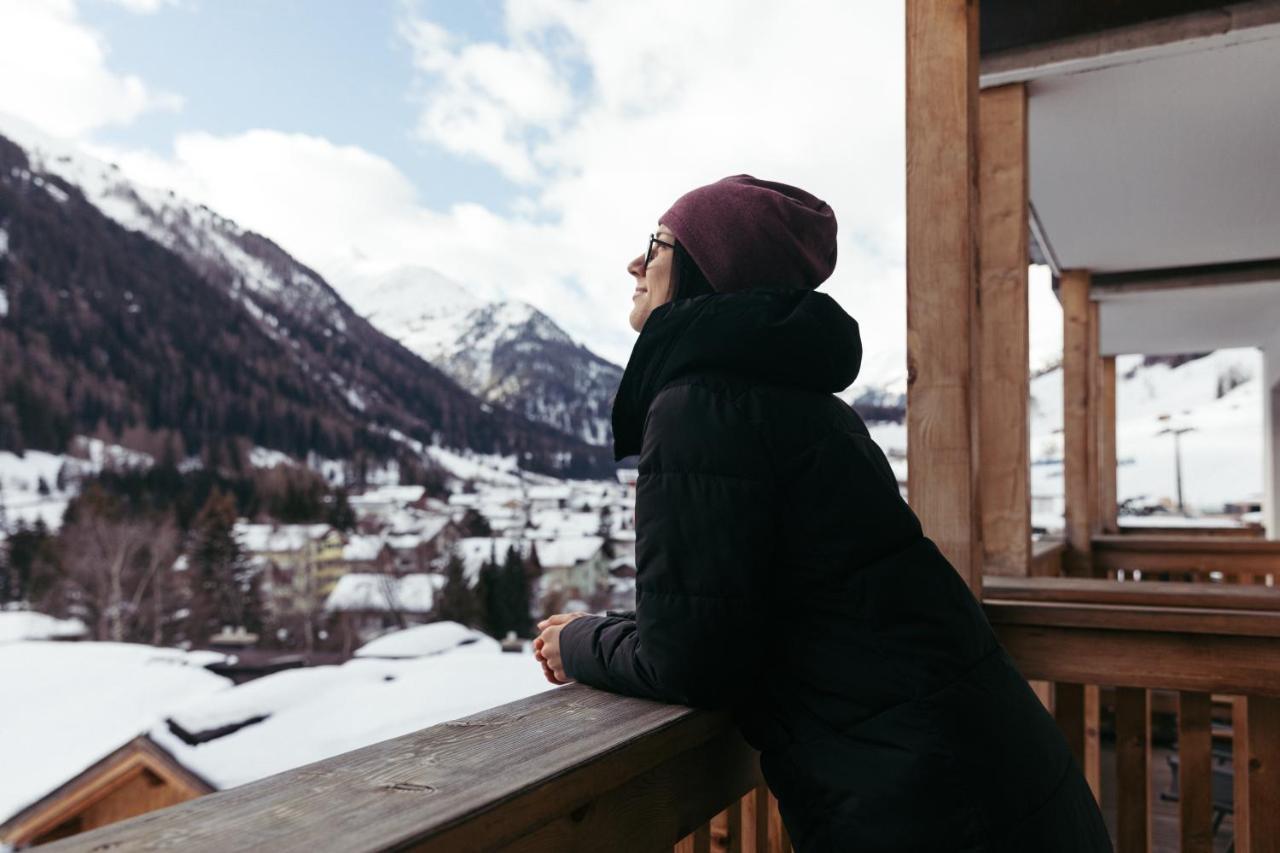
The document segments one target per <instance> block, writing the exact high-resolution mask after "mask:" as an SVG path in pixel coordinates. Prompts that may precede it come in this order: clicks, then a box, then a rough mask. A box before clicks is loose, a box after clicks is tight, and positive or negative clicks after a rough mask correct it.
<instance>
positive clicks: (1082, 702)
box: [1053, 682, 1102, 803]
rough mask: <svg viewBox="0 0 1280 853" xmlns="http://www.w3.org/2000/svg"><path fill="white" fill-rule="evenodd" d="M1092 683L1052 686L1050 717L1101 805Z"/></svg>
mask: <svg viewBox="0 0 1280 853" xmlns="http://www.w3.org/2000/svg"><path fill="white" fill-rule="evenodd" d="M1098 700H1099V696H1098V686H1097V685H1096V684H1068V683H1066V682H1058V683H1056V684H1054V685H1053V717H1054V719H1055V720H1056V721H1057V723H1058V728H1060V729H1062V733H1063V735H1065V736H1066V739H1067V743H1068V744H1069V745H1070V746H1071V754H1072V755H1074V756H1075V758H1076V763H1077V764H1079V765H1080V771H1081V772H1082V773H1083V774H1084V778H1085V781H1086V782H1088V783H1089V789H1090V790H1091V791H1093V798H1094V799H1095V800H1097V801H1098V802H1099V803H1101V802H1102V749H1101V738H1100V737H1099V729H1098V723H1099V712H1100V708H1099V701H1098Z"/></svg>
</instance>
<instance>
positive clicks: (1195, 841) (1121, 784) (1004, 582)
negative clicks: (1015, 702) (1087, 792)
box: [984, 577, 1280, 853]
mask: <svg viewBox="0 0 1280 853" xmlns="http://www.w3.org/2000/svg"><path fill="white" fill-rule="evenodd" d="M984 590H985V595H986V600H985V601H984V605H985V607H986V610H987V614H988V617H989V618H990V619H991V622H992V624H993V625H994V626H995V628H996V630H997V632H998V634H999V636H1000V640H1001V642H1002V643H1003V644H1004V645H1005V647H1006V648H1007V649H1008V650H1009V652H1010V653H1011V654H1012V655H1013V657H1014V659H1015V660H1016V661H1017V663H1018V666H1019V668H1020V669H1021V670H1022V673H1023V675H1024V676H1026V677H1027V678H1029V679H1042V680H1045V681H1050V682H1053V683H1054V690H1053V710H1054V713H1055V716H1056V717H1057V719H1058V722H1059V725H1060V726H1062V728H1063V730H1064V731H1065V733H1066V734H1067V739H1068V741H1069V742H1070V743H1071V744H1072V748H1073V749H1074V750H1075V752H1076V756H1077V759H1078V760H1079V761H1080V763H1081V765H1082V767H1083V768H1084V770H1085V774H1086V776H1087V777H1089V781H1090V784H1091V785H1092V786H1093V787H1094V791H1095V793H1096V794H1101V793H1102V791H1101V790H1100V785H1101V774H1100V773H1099V755H1098V739H1099V714H1098V711H1099V687H1100V686H1107V687H1113V688H1115V691H1114V696H1115V708H1114V728H1115V754H1116V773H1115V785H1116V790H1115V792H1114V793H1115V800H1116V836H1117V837H1116V841H1117V850H1118V851H1120V853H1129V851H1147V850H1151V849H1153V840H1154V839H1153V835H1152V799H1153V792H1152V775H1153V773H1152V771H1153V767H1152V762H1151V695H1152V693H1151V692H1152V690H1153V689H1165V690H1175V691H1178V693H1177V695H1178V702H1177V718H1178V755H1179V763H1180V770H1179V774H1178V781H1179V785H1180V790H1179V796H1178V818H1179V820H1178V822H1179V833H1178V834H1179V836H1180V841H1179V843H1180V845H1181V847H1180V849H1182V850H1184V851H1211V850H1213V846H1212V838H1213V826H1212V810H1211V780H1212V771H1211V729H1210V713H1211V710H1212V705H1213V701H1214V699H1215V698H1217V697H1223V698H1229V701H1230V703H1231V704H1230V712H1231V719H1232V726H1231V734H1232V741H1233V744H1232V767H1233V773H1234V775H1233V779H1232V791H1233V800H1234V816H1233V826H1234V828H1235V839H1236V841H1235V851H1236V853H1264V851H1265V852H1266V853H1275V851H1280V589H1273V588H1267V587H1258V586H1236V587H1227V586H1217V585H1212V586H1211V585H1207V584H1186V583H1176V582H1169V583H1161V584H1134V583H1116V582H1114V581H1096V580H1081V579H1070V578H1058V579H1039V578H1033V579H1013V578H994V577H987V578H986V579H984Z"/></svg>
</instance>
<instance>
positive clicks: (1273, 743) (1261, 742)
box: [1237, 696, 1280, 853]
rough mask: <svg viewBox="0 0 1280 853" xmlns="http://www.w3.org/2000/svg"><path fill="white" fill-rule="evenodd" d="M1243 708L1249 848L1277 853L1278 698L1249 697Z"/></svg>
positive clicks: (1279, 818) (1279, 836)
mask: <svg viewBox="0 0 1280 853" xmlns="http://www.w3.org/2000/svg"><path fill="white" fill-rule="evenodd" d="M1246 708H1247V715H1248V720H1249V723H1248V728H1249V733H1248V740H1249V760H1248V763H1247V767H1248V774H1249V815H1248V820H1249V822H1248V827H1249V829H1248V835H1249V849H1250V851H1252V853H1280V697H1274V696H1272V697H1261V696H1250V697H1249V698H1248V700H1247V702H1246ZM1237 772H1239V770H1237Z"/></svg>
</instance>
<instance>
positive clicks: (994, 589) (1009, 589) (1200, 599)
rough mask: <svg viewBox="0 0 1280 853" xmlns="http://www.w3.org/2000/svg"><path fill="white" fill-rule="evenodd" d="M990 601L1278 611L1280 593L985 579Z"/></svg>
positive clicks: (1099, 581) (1092, 581) (1250, 588)
mask: <svg viewBox="0 0 1280 853" xmlns="http://www.w3.org/2000/svg"><path fill="white" fill-rule="evenodd" d="M982 594H983V596H984V597H985V598H987V599H1003V600H1017V601H1057V602H1068V603H1075V604H1117V605H1127V606H1137V607H1143V606H1156V607H1200V608H1212V609H1218V608H1225V609H1229V610H1274V611H1280V587H1267V586H1241V585H1237V584H1206V583H1182V582H1179V581H1169V582H1167V583H1117V582H1116V581H1113V580H1102V579H1096V578H1013V577H1000V576H996V575H985V576H984V577H983V579H982Z"/></svg>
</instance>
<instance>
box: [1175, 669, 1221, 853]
mask: <svg viewBox="0 0 1280 853" xmlns="http://www.w3.org/2000/svg"><path fill="white" fill-rule="evenodd" d="M1211 711H1212V704H1211V702H1210V696H1209V694H1208V693H1188V692H1185V691H1184V692H1181V693H1179V694H1178V817H1179V825H1180V827H1181V838H1182V853H1213V795H1212V789H1211V787H1210V785H1211V783H1212V781H1213V760H1212V755H1211V753H1212V749H1213V737H1212V730H1211V728H1210V723H1211V722H1212V720H1211Z"/></svg>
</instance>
